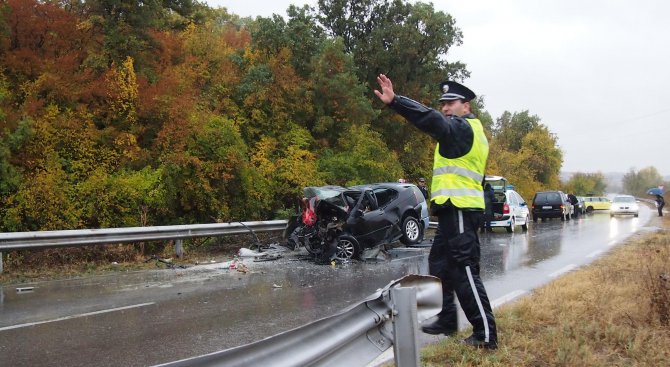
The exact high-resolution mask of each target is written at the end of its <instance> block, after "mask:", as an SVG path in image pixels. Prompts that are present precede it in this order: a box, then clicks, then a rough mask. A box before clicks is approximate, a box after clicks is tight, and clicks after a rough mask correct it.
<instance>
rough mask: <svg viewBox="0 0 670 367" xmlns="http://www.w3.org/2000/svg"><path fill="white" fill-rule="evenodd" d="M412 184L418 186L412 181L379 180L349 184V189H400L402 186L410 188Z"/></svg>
mask: <svg viewBox="0 0 670 367" xmlns="http://www.w3.org/2000/svg"><path fill="white" fill-rule="evenodd" d="M412 186H416V185H414V184H411V183H399V182H377V183H371V184H363V185H356V186H349V187H348V189H357V190H362V189H367V188H370V189H377V188H380V187H384V188H394V189H400V188H405V189H406V188H409V187H412Z"/></svg>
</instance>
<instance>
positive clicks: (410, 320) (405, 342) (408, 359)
mask: <svg viewBox="0 0 670 367" xmlns="http://www.w3.org/2000/svg"><path fill="white" fill-rule="evenodd" d="M391 302H392V304H393V310H392V311H391V312H393V339H394V340H393V353H394V354H395V365H396V366H398V367H416V366H418V365H419V339H418V335H417V330H418V328H419V322H418V321H417V316H416V314H417V306H416V288H414V287H395V288H391Z"/></svg>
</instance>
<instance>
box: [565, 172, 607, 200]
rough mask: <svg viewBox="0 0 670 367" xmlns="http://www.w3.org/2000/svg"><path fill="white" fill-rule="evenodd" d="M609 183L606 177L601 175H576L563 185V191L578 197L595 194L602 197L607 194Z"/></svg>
mask: <svg viewBox="0 0 670 367" xmlns="http://www.w3.org/2000/svg"><path fill="white" fill-rule="evenodd" d="M606 188H607V183H606V182H605V176H604V175H603V174H602V173H600V172H596V173H581V172H578V173H575V174H574V175H572V177H570V179H569V180H568V182H566V183H565V184H564V185H563V190H564V191H565V192H568V193H573V194H575V195H577V196H586V194H593V195H596V196H602V195H604V194H605V189H606Z"/></svg>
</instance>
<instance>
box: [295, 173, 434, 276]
mask: <svg viewBox="0 0 670 367" xmlns="http://www.w3.org/2000/svg"><path fill="white" fill-rule="evenodd" d="M303 191H304V194H305V195H304V197H303V199H302V200H301V213H300V214H299V215H297V216H295V217H293V218H292V219H291V220H289V223H288V225H287V228H286V230H285V232H284V235H285V237H286V239H287V244H288V245H289V247H293V248H295V247H299V246H304V247H305V248H306V249H307V251H308V252H309V253H310V254H312V255H314V257H315V259H316V260H317V261H320V262H324V263H325V262H330V261H332V260H334V259H339V260H346V259H352V258H360V255H361V253H362V251H364V250H367V249H373V248H376V247H385V246H386V245H388V244H390V243H392V242H394V241H397V240H400V241H401V242H402V243H403V244H405V245H413V244H418V243H419V242H421V241H422V240H423V234H424V230H425V229H426V228H427V226H428V206H427V204H426V201H425V199H424V197H423V194H422V193H421V191H420V190H419V188H418V187H417V186H415V185H413V184H408V183H377V184H369V185H360V186H353V187H348V188H345V187H340V186H322V187H306V188H305V189H303Z"/></svg>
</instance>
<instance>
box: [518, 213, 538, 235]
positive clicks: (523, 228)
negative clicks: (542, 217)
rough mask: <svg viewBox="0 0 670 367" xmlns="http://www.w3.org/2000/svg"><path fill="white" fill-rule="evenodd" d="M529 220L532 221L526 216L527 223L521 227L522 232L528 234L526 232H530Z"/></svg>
mask: <svg viewBox="0 0 670 367" xmlns="http://www.w3.org/2000/svg"><path fill="white" fill-rule="evenodd" d="M529 220H530V219H529V218H528V216H526V221H525V222H523V224H522V225H521V230H522V231H524V232H526V231H527V230H528V221H529ZM533 221H535V222H536V220H534V219H533Z"/></svg>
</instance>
